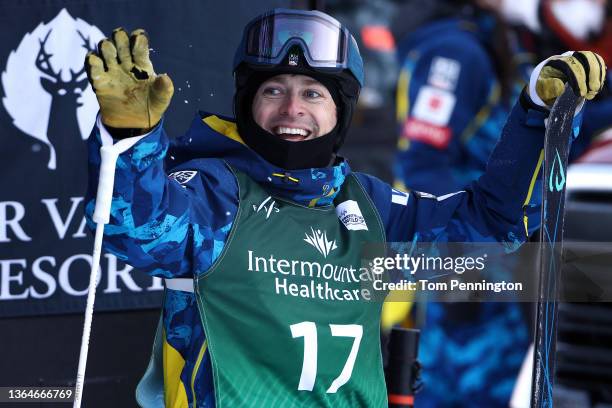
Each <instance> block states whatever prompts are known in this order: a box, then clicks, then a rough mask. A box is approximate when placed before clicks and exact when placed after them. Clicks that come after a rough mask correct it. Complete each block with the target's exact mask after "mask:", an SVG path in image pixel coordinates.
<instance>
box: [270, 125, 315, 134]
mask: <svg viewBox="0 0 612 408" xmlns="http://www.w3.org/2000/svg"><path fill="white" fill-rule="evenodd" d="M276 133H277V134H279V135H280V134H283V133H284V134H288V135H301V136H307V135H308V131H307V130H304V129H298V128H289V127H282V126H279V127H278V128H277V131H276Z"/></svg>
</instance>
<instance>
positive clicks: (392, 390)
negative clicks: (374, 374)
mask: <svg viewBox="0 0 612 408" xmlns="http://www.w3.org/2000/svg"><path fill="white" fill-rule="evenodd" d="M419 333H420V331H419V330H416V329H404V328H400V327H394V328H392V329H391V334H390V338H389V361H388V364H387V392H388V398H389V408H412V407H413V406H414V393H415V392H416V391H418V389H419V388H420V371H419V370H420V366H419V363H418V361H417V356H418V349H419Z"/></svg>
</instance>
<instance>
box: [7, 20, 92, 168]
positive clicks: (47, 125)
mask: <svg viewBox="0 0 612 408" xmlns="http://www.w3.org/2000/svg"><path fill="white" fill-rule="evenodd" d="M103 38H104V34H103V33H102V31H100V30H99V29H98V28H97V27H95V26H92V25H90V24H88V23H87V22H85V21H83V20H81V19H80V18H76V19H75V18H73V17H72V16H71V15H70V14H69V13H68V11H66V9H62V10H61V11H60V12H59V14H58V15H57V16H56V17H55V18H54V19H53V20H51V21H50V22H48V23H46V24H45V23H40V24H39V25H38V26H37V27H36V28H35V29H34V30H32V32H30V33H27V34H26V35H25V36H24V37H23V39H22V40H21V42H20V43H19V45H18V46H17V48H16V49H15V50H13V51H11V53H10V55H9V57H8V61H7V64H6V68H5V69H4V71H3V72H2V88H3V91H4V98H2V104H3V105H4V108H5V109H6V111H7V112H8V114H9V115H10V116H11V118H12V119H13V124H14V125H15V127H17V128H18V129H19V130H21V131H22V132H24V133H25V134H27V135H29V136H31V137H33V138H35V139H38V140H40V141H41V142H42V143H44V144H46V145H47V146H49V151H50V155H49V161H48V163H47V168H49V169H50V170H56V169H57V168H58V162H60V163H61V162H62V161H64V162H65V161H68V160H69V159H70V158H71V157H72V156H73V155H74V154H72V155H71V154H70V151H71V150H73V149H72V148H73V147H74V144H75V143H83V140H84V139H86V138H87V136H88V135H89V132H90V131H91V128H92V127H93V125H94V122H95V119H96V118H95V116H96V112H97V111H98V103H97V101H96V97H95V95H94V93H93V91H92V89H91V87H90V86H89V83H88V81H87V76H86V74H85V68H84V65H83V61H84V60H85V55H86V54H87V52H88V51H91V50H93V49H94V48H95V44H97V43H98V42H99V41H100V40H101V39H103Z"/></svg>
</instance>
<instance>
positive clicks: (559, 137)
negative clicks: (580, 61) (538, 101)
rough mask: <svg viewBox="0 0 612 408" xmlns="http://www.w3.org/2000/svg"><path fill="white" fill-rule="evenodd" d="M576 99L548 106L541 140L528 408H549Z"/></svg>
mask: <svg viewBox="0 0 612 408" xmlns="http://www.w3.org/2000/svg"><path fill="white" fill-rule="evenodd" d="M578 101H579V96H577V95H575V94H574V91H573V90H572V88H571V87H570V86H569V84H566V85H565V90H564V92H563V94H562V95H561V96H559V97H558V98H557V100H556V101H555V104H554V105H553V107H552V109H551V111H550V115H549V117H548V123H547V127H546V133H545V136H544V169H543V178H542V184H543V191H542V215H541V229H540V248H539V252H540V264H539V269H540V278H539V287H538V303H537V312H536V329H535V343H534V344H535V349H534V355H533V375H532V380H531V381H532V383H531V407H532V408H544V407H546V408H550V407H552V406H553V383H554V379H555V378H554V377H555V349H556V342H557V324H558V322H557V317H558V309H557V299H558V293H559V285H560V278H561V266H562V261H563V259H562V255H563V253H562V250H563V224H564V206H565V185H566V183H565V182H566V171H565V170H566V168H567V158H568V155H569V149H570V139H571V138H572V131H573V127H572V124H573V119H574V113H575V111H576V106H577V104H578Z"/></svg>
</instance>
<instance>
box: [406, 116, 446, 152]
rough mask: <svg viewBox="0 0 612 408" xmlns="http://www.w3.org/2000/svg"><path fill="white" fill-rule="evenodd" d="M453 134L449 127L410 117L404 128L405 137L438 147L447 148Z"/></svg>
mask: <svg viewBox="0 0 612 408" xmlns="http://www.w3.org/2000/svg"><path fill="white" fill-rule="evenodd" d="M451 136H452V134H451V129H450V128H449V127H446V126H435V125H432V124H430V123H427V122H423V121H421V120H418V119H414V118H408V119H407V120H406V122H404V127H403V129H402V137H403V138H405V139H408V140H415V141H417V142H422V143H425V144H428V145H431V146H433V147H435V148H437V149H446V147H448V144H449V143H450V140H451Z"/></svg>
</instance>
